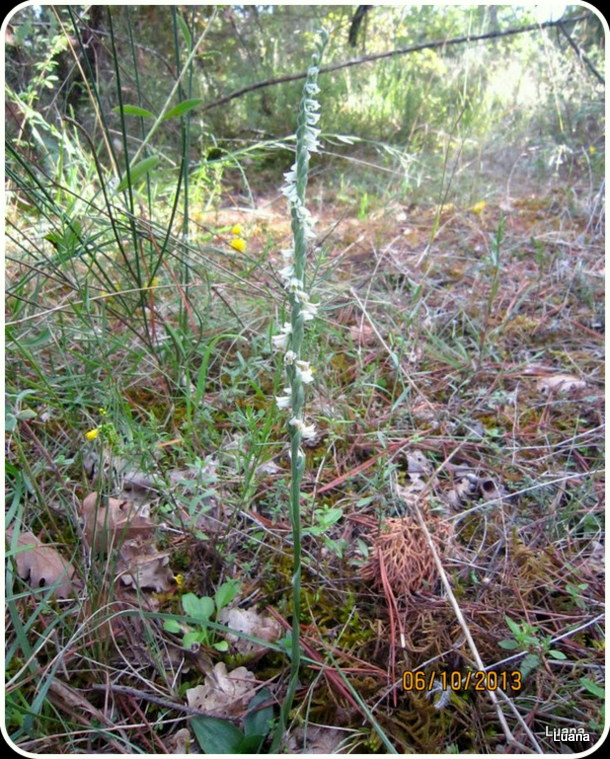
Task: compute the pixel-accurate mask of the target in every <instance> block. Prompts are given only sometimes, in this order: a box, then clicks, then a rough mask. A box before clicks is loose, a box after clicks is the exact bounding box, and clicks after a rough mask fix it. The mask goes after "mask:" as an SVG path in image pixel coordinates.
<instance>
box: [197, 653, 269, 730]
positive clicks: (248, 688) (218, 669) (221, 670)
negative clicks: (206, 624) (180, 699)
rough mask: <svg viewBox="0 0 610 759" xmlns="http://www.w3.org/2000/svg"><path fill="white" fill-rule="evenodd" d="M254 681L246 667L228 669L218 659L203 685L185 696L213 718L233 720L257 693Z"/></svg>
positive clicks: (239, 715)
mask: <svg viewBox="0 0 610 759" xmlns="http://www.w3.org/2000/svg"><path fill="white" fill-rule="evenodd" d="M255 684H256V682H255V679H254V675H253V674H252V672H250V671H249V670H247V669H246V668H245V667H238V668H237V669H234V670H233V671H232V672H227V666H226V664H224V662H218V664H216V666H215V667H214V670H213V672H211V673H210V674H208V675H206V677H205V680H204V683H203V685H197V686H196V687H195V688H189V689H188V690H187V691H186V699H187V701H188V705H189V706H190V707H192V708H193V709H200V710H201V711H202V712H205V713H206V714H208V715H209V716H211V717H220V718H221V719H231V718H233V719H234V718H236V717H241V715H242V714H243V712H244V711H245V709H246V707H247V705H248V703H249V702H250V700H251V699H252V697H253V696H254V694H255V692H256V689H255Z"/></svg>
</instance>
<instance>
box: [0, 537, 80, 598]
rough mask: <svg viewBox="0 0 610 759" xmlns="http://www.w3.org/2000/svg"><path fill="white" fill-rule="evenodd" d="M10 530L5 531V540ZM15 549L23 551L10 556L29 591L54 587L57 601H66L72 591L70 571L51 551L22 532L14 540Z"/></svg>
mask: <svg viewBox="0 0 610 759" xmlns="http://www.w3.org/2000/svg"><path fill="white" fill-rule="evenodd" d="M12 533H13V531H12V529H11V530H7V532H6V534H7V537H8V538H9V540H10V539H11V537H12ZM17 546H19V547H22V548H25V547H26V546H27V548H25V550H21V551H17V552H16V553H14V554H13V557H12V558H13V560H14V562H15V564H16V566H17V572H18V573H19V577H21V578H22V579H23V580H27V581H29V583H30V585H31V586H32V587H33V588H48V587H49V586H51V585H55V586H56V588H55V594H56V595H57V597H58V598H68V596H70V595H71V594H72V593H73V592H74V590H75V588H76V584H75V582H74V581H73V576H74V567H73V566H72V564H70V562H69V561H66V559H64V558H63V556H62V555H61V554H59V553H58V552H57V551H56V550H55V549H54V548H52V547H51V546H47V545H45V544H44V543H43V542H42V541H41V540H39V539H38V538H37V537H36V536H35V535H33V534H32V533H31V532H22V533H21V534H20V535H19V537H18V538H17Z"/></svg>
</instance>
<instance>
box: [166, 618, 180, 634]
mask: <svg viewBox="0 0 610 759" xmlns="http://www.w3.org/2000/svg"><path fill="white" fill-rule="evenodd" d="M163 629H164V630H165V631H166V632H168V633H181V632H182V628H181V627H180V624H179V623H178V622H177V621H176V620H175V619H166V620H165V622H164V623H163Z"/></svg>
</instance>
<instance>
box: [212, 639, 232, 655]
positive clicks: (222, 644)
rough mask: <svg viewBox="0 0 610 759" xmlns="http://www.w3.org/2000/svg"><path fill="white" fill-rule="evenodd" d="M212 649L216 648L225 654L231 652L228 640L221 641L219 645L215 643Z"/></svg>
mask: <svg viewBox="0 0 610 759" xmlns="http://www.w3.org/2000/svg"><path fill="white" fill-rule="evenodd" d="M212 648H215V649H216V650H217V651H221V652H223V653H224V652H225V651H228V650H229V644H228V643H227V641H226V640H219V641H218V643H214V645H213V646H212Z"/></svg>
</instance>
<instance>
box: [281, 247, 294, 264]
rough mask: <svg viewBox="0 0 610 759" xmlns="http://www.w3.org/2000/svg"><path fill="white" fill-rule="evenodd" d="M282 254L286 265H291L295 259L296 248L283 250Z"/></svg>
mask: <svg viewBox="0 0 610 759" xmlns="http://www.w3.org/2000/svg"><path fill="white" fill-rule="evenodd" d="M280 253H281V254H282V258H283V259H284V263H285V264H287V263H290V261H292V260H293V259H294V248H282V250H280Z"/></svg>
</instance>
